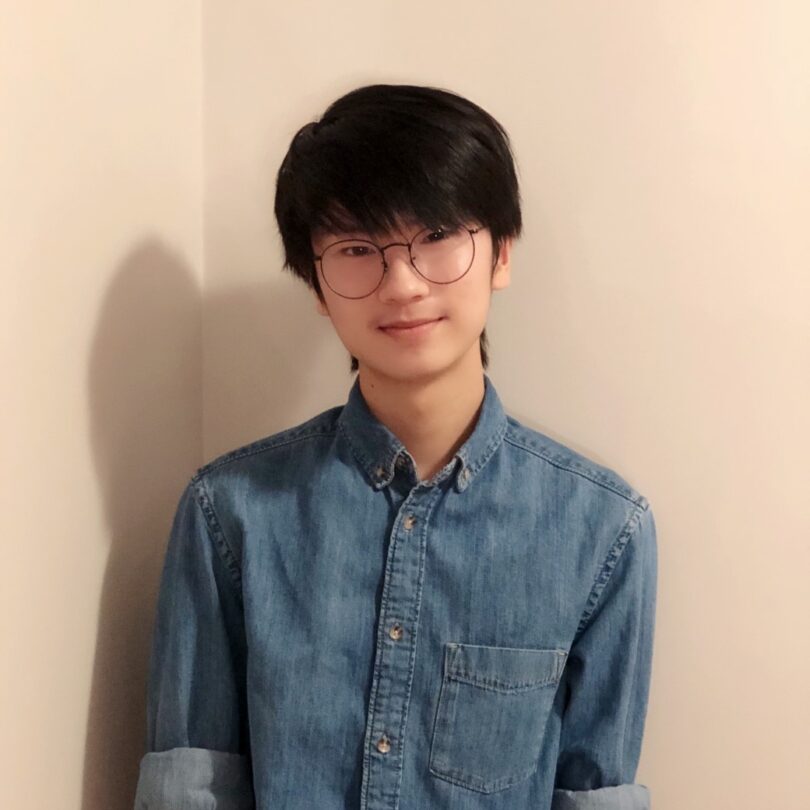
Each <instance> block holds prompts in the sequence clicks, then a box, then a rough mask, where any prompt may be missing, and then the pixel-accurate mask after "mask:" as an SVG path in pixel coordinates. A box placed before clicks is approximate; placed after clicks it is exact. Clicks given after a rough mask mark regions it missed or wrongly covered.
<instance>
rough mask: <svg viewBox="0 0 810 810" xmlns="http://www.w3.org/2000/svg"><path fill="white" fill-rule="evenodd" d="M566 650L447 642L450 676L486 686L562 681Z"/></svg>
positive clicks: (512, 687)
mask: <svg viewBox="0 0 810 810" xmlns="http://www.w3.org/2000/svg"><path fill="white" fill-rule="evenodd" d="M567 657H568V653H567V651H566V650H560V649H531V648H525V647H490V646H485V645H482V644H460V643H456V642H448V643H447V644H446V645H445V674H446V676H447V677H448V678H450V679H452V680H456V681H461V682H463V683H469V684H472V685H473V686H480V687H482V688H484V689H494V690H496V691H502V692H519V691H523V690H526V689H536V688H538V687H540V686H546V685H548V684H553V683H556V682H557V681H559V679H560V675H561V674H562V671H563V667H564V666H565V660H566V658H567Z"/></svg>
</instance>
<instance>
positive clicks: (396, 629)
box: [388, 624, 402, 641]
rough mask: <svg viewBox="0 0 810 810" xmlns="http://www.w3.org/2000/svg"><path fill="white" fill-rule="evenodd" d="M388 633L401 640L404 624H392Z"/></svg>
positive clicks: (395, 639) (396, 639)
mask: <svg viewBox="0 0 810 810" xmlns="http://www.w3.org/2000/svg"><path fill="white" fill-rule="evenodd" d="M388 635H389V636H391V638H392V639H394V641H399V640H400V639H401V638H402V625H401V624H392V625H391V627H390V629H389V630H388Z"/></svg>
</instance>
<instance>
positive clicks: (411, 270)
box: [377, 245, 430, 301]
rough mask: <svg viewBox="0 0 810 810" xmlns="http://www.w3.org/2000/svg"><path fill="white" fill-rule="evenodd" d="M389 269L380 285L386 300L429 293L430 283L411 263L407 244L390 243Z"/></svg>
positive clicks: (380, 292) (388, 253)
mask: <svg viewBox="0 0 810 810" xmlns="http://www.w3.org/2000/svg"><path fill="white" fill-rule="evenodd" d="M385 261H386V265H387V269H386V271H385V275H384V276H383V280H382V282H381V283H380V286H379V287H378V290H377V291H378V293H379V295H380V298H381V299H382V300H384V301H390V300H400V299H410V298H414V297H415V296H424V295H427V293H428V291H429V289H430V285H429V284H428V282H427V281H426V280H425V279H424V278H422V276H420V275H419V273H418V272H417V271H416V268H415V267H414V266H413V265H412V264H411V256H410V253H409V252H408V246H407V245H389V246H388V247H387V248H386V249H385Z"/></svg>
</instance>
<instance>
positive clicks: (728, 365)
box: [0, 0, 810, 810]
mask: <svg viewBox="0 0 810 810" xmlns="http://www.w3.org/2000/svg"><path fill="white" fill-rule="evenodd" d="M808 30H810V11H808V7H807V4H806V3H804V2H801V1H800V0H796V2H787V1H786V0H783V1H781V2H778V1H777V2H774V0H771V1H770V2H764V0H763V1H762V2H758V3H755V2H740V1H738V2H732V1H731V0H728V2H722V1H721V0H702V1H701V2H675V0H672V1H671V2H650V1H649V0H637V1H636V2H611V3H607V2H587V3H586V2H567V3H548V2H531V3H530V2H523V3H520V4H518V3H514V4H494V5H493V4H492V3H484V2H471V1H470V0H464V1H463V2H461V1H460V0H452V1H449V0H446V1H445V2H444V3H440V4H435V5H434V4H429V3H427V2H422V1H421V0H417V1H416V2H413V1H412V2H410V3H398V4H395V3H392V2H387V0H383V1H382V2H381V1H380V0H376V2H371V1H370V0H364V1H363V2H352V3H348V4H335V3H328V2H325V0H321V1H320V2H314V1H312V0H311V1H310V2H297V3H286V4H280V3H267V2H255V1H254V2H239V3H224V2H219V3H217V2H211V1H210V0H209V1H208V2H202V3H197V2H191V0H170V1H169V2H166V0H163V2H155V1H154V0H142V2H140V3H137V4H133V3H124V2H106V3H90V2H73V3H67V4H66V3H56V2H34V3H28V4H14V7H13V8H12V4H11V3H10V2H8V3H3V5H2V11H0V192H1V193H0V269H2V281H3V288H2V289H3V295H2V296H0V330H1V331H0V334H1V335H2V344H1V345H2V355H0V362H2V369H3V382H4V385H3V394H2V401H1V404H0V407H1V408H2V413H1V414H0V426H2V433H1V434H0V441H1V442H2V445H1V446H0V452H2V460H3V463H2V465H1V466H0V498H2V501H1V502H0V507H2V514H3V517H4V525H3V532H2V542H3V559H4V565H3V569H2V570H3V573H2V582H0V644H1V645H2V655H1V657H0V661H1V662H2V681H0V718H2V720H0V728H1V729H2V731H0V734H1V735H2V736H1V737H0V746H2V751H0V768H2V774H0V806H2V807H3V808H15V809H16V808H24V810H28V809H29V808H31V809H32V810H33V808H37V810H40V809H41V810H54V808H60V809H61V808H64V809H65V810H74V809H78V808H82V809H83V810H117V809H118V808H127V807H130V806H131V801H132V792H133V788H134V782H135V778H136V773H137V763H138V758H139V757H140V754H141V752H142V745H143V735H144V719H143V712H144V689H145V686H144V679H145V667H146V657H147V652H148V642H149V634H150V632H151V620H152V612H153V609H154V596H155V586H156V580H157V576H158V572H159V567H160V563H161V557H162V553H163V548H164V545H165V541H166V537H167V533H168V529H169V524H170V521H171V517H172V513H173V510H174V508H175V505H176V501H177V498H178V497H179V494H180V491H181V489H182V487H183V485H184V484H185V482H186V480H187V478H188V476H190V474H191V473H192V472H193V470H194V469H195V467H196V466H197V465H199V464H200V463H202V462H203V461H204V460H206V459H209V458H211V457H212V456H213V455H215V454H218V453H220V452H222V451H224V450H226V449H229V448H231V447H233V446H235V445H236V444H240V443H243V442H246V441H249V440H251V439H254V438H258V437H259V436H262V435H266V434H268V433H270V432H273V431H275V430H278V429H281V428H282V427H285V426H287V425H290V424H293V423H295V422H297V421H301V420H303V419H304V418H306V417H307V416H310V415H312V414H313V413H314V412H316V411H318V410H321V409H323V408H326V407H329V406H331V405H335V404H339V403H341V402H343V401H344V398H345V394H346V392H347V391H348V387H349V385H350V383H351V380H352V378H351V377H350V376H349V374H348V356H347V354H346V353H345V351H344V349H343V347H342V346H341V345H340V344H339V343H338V341H337V338H336V337H335V336H334V335H333V333H332V332H331V328H330V325H329V323H328V321H327V320H326V319H324V318H321V317H320V316H318V315H317V314H316V313H315V311H314V307H313V304H312V301H311V299H310V297H309V295H308V293H307V292H306V290H305V289H304V287H303V285H301V284H300V283H299V282H296V281H294V280H293V279H292V278H291V277H288V276H286V275H283V274H282V273H281V272H280V259H281V249H280V244H279V240H278V237H277V232H276V230H275V223H274V221H273V217H272V197H273V186H274V179H275V171H276V170H277V168H278V164H279V161H280V160H281V157H282V155H283V153H284V151H285V149H286V147H287V144H288V143H289V140H290V138H291V136H292V134H293V132H294V131H295V129H297V128H298V127H299V126H300V125H301V124H303V123H304V122H305V121H307V120H310V119H311V118H313V117H315V116H316V115H317V114H318V113H319V112H320V111H321V110H322V109H323V108H324V106H325V105H326V104H327V103H328V102H329V101H331V100H332V99H333V98H334V97H335V96H337V95H338V94H340V93H342V92H345V91H346V90H348V89H350V88H352V87H354V86H357V85H359V84H365V83H369V82H374V81H392V82H414V83H425V84H434V85H439V86H443V87H447V88H449V89H453V90H456V91H458V92H461V93H462V94H465V95H468V96H469V97H470V98H472V99H473V100H475V101H477V102H478V103H480V104H482V105H483V106H484V107H486V108H487V109H488V110H489V111H490V112H492V113H493V114H494V115H495V116H496V117H498V118H499V119H500V120H501V121H502V123H503V124H504V125H505V126H506V128H507V129H508V131H509V132H510V133H511V136H512V140H513V144H514V147H515V151H516V154H517V159H518V168H519V173H520V179H521V183H522V190H523V199H524V216H525V235H524V238H523V239H522V241H521V242H520V243H519V244H518V246H517V249H516V251H515V254H514V264H513V267H514V274H513V283H512V286H511V287H510V288H509V289H508V290H506V291H504V292H501V293H498V294H497V296H496V297H495V298H494V300H493V308H492V312H491V320H490V337H491V343H492V352H491V354H492V365H491V369H490V374H491V376H492V379H493V381H494V382H495V383H496V385H497V386H498V389H499V391H500V393H501V395H502V398H503V399H504V401H505V403H506V405H507V409H508V410H510V411H511V412H512V413H513V414H514V415H515V416H517V417H518V418H519V419H521V420H523V421H524V422H525V423H527V424H528V425H530V426H532V427H535V428H537V429H539V430H542V431H544V432H547V433H548V434H550V435H551V436H553V437H555V438H557V439H559V440H561V441H563V442H566V443H568V444H569V445H570V446H572V447H574V448H575V449H577V450H578V451H580V452H583V453H585V454H587V455H589V456H590V457H592V458H593V459H595V460H597V461H599V462H601V463H604V464H607V465H609V466H612V467H613V468H614V469H616V470H617V471H618V472H620V473H621V474H623V475H624V476H625V477H626V478H627V479H628V480H629V481H630V482H631V483H632V484H633V485H634V486H636V487H637V488H638V489H639V490H640V491H642V492H643V493H644V494H645V495H646V496H647V497H648V498H649V499H650V500H651V502H652V504H653V506H654V508H655V511H656V519H657V526H658V531H659V555H660V557H659V565H660V583H659V614H658V625H657V630H656V649H655V658H654V670H653V684H652V691H651V698H650V710H649V715H648V725H647V734H646V738H645V745H644V751H643V756H642V761H641V765H640V768H639V773H638V781H640V782H642V783H644V784H647V785H648V786H649V787H650V788H651V790H652V795H653V802H654V807H655V809H656V810H683V809H684V808H688V810H703V809H704V808H705V810H716V808H732V807H733V808H735V810H761V808H765V807H779V808H780V809H781V810H804V808H806V807H808V806H810V790H808V787H807V783H806V779H805V778H804V775H803V774H804V770H805V767H804V766H806V764H807V761H808V759H809V758H810V739H809V733H808V729H809V728H810V705H809V701H808V687H807V684H808V683H810V649H809V648H810V626H808V608H809V607H810V604H809V602H810V600H808V587H807V572H808V567H809V564H810V542H808V541H810V517H808V489H810V486H809V485H810V474H808V468H807V459H808V457H810V428H809V427H808V417H807V414H808V413H809V412H810V326H808V311H809V310H808V308H809V307H810V236H808V234H809V233H810V228H808V220H809V219H810V155H809V154H808V144H810V52H808V50H807V49H806V38H807V31H808Z"/></svg>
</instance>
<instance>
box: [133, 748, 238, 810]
mask: <svg viewBox="0 0 810 810" xmlns="http://www.w3.org/2000/svg"><path fill="white" fill-rule="evenodd" d="M253 805H254V799H253V785H252V780H251V776H250V763H249V761H248V757H246V756H243V755H241V754H229V753H226V752H224V751H210V750H208V749H207V748H172V749H170V750H169V751H160V752H153V753H149V754H146V756H144V757H143V759H142V760H141V768H140V775H139V777H138V787H137V790H136V792H135V810H253Z"/></svg>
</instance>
